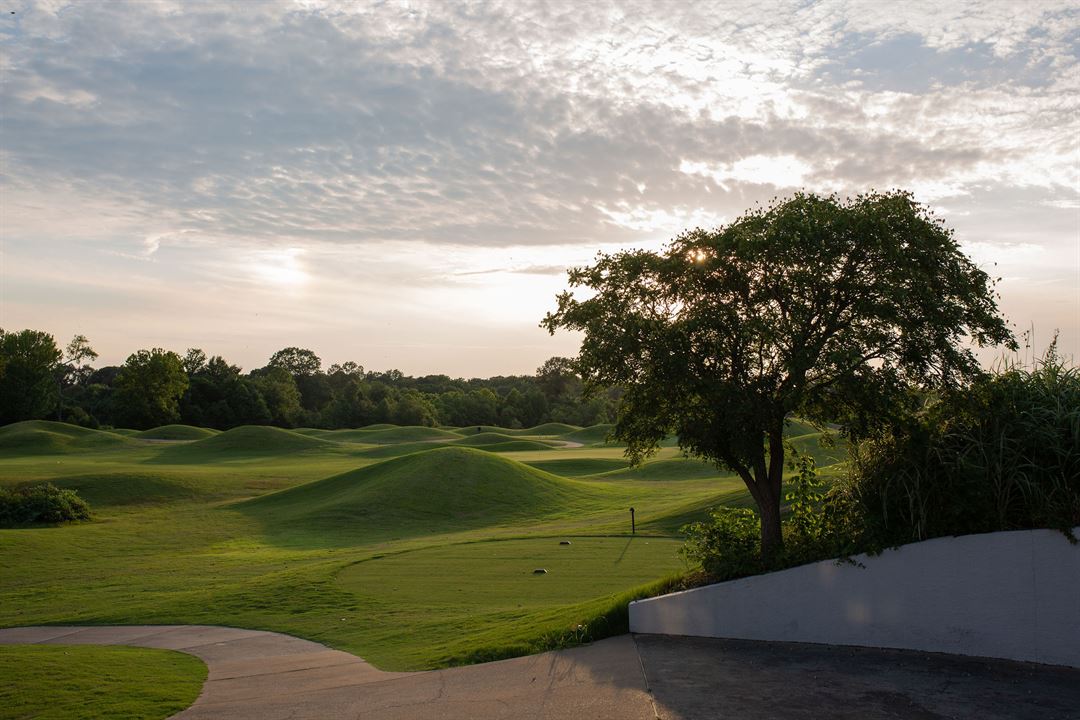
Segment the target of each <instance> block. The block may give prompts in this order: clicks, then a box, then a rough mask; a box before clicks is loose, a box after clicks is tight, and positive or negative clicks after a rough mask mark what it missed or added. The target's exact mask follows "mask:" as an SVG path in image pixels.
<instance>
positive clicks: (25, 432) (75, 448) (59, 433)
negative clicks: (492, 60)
mask: <svg viewBox="0 0 1080 720" xmlns="http://www.w3.org/2000/svg"><path fill="white" fill-rule="evenodd" d="M130 444H131V440H130V439H128V438H127V437H124V436H123V435H117V434H116V433H111V432H106V431H104V430H91V429H89V428H83V427H79V426H77V425H68V424H66V423H58V422H52V421H49V420H27V421H25V422H18V423H12V424H11V425H5V426H4V427H2V428H0V455H60V454H65V453H76V452H81V451H87V450H99V449H102V448H109V447H114V448H115V447H123V446H125V445H130Z"/></svg>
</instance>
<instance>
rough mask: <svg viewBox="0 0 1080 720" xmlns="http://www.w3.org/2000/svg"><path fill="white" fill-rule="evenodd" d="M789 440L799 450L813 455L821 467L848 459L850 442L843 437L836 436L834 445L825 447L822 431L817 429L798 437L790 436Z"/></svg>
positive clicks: (815, 461)
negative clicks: (822, 440) (822, 441)
mask: <svg viewBox="0 0 1080 720" xmlns="http://www.w3.org/2000/svg"><path fill="white" fill-rule="evenodd" d="M788 441H789V442H790V443H791V444H792V446H794V448H795V449H796V450H797V451H798V452H800V453H802V454H804V455H811V456H813V458H814V463H815V464H816V465H817V466H818V467H819V468H823V467H828V466H829V465H835V464H837V463H841V462H844V461H845V460H847V452H848V450H847V448H848V443H847V441H846V440H844V439H843V438H835V439H834V441H833V447H825V446H824V445H822V443H821V433H820V432H816V431H815V432H811V433H807V434H806V435H800V436H798V437H790V438H788Z"/></svg>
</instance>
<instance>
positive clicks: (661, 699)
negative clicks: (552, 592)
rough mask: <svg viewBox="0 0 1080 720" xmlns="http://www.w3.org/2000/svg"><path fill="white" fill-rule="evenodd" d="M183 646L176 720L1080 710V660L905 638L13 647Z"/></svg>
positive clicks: (35, 630)
mask: <svg viewBox="0 0 1080 720" xmlns="http://www.w3.org/2000/svg"><path fill="white" fill-rule="evenodd" d="M4 643H45V644H58V645H70V644H100V645H135V646H140V647H152V648H164V649H170V650H180V651H183V652H186V653H190V654H191V655H195V656H196V657H199V658H201V659H202V660H203V661H204V662H205V663H206V664H207V667H208V668H209V676H208V679H207V682H206V684H205V685H204V686H203V691H202V694H201V695H200V696H199V698H198V700H196V702H195V704H194V705H192V706H191V707H190V708H189V709H187V710H185V711H184V712H182V713H180V714H178V715H176V716H175V717H176V718H179V719H183V720H189V719H196V718H216V719H234V718H235V719H236V720H247V719H251V720H286V719H290V720H304V719H305V718H311V719H314V718H319V719H336V718H348V719H350V720H352V719H357V720H366V719H369V718H370V719H372V720H406V719H409V720H412V719H421V720H422V719H425V718H432V719H435V718H438V719H439V720H459V719H460V720H464V719H465V718H469V719H470V720H499V719H502V718H513V720H534V719H535V720H541V719H551V720H555V719H565V720H608V719H610V720H656V719H657V718H663V719H664V720H691V719H693V720H698V719H700V718H740V719H745V720H755V719H758V718H761V719H764V718H776V717H785V718H790V719H794V720H799V719H805V720H821V719H822V718H851V719H852V720H854V719H855V718H858V719H859V720H864V719H865V720H878V719H881V720H884V719H886V718H916V719H919V720H939V719H942V720H943V719H944V718H979V719H980V720H1006V719H1009V720H1014V719H1017V720H1027V719H1028V718H1030V719H1031V720H1035V719H1036V718H1038V719H1039V720H1080V670H1075V669H1066V668H1056V667H1049V666H1044V665H1034V664H1030V663H1018V662H1011V661H991V660H986V659H977V658H964V657H958V656H950V655H939V654H930V653H919V652H910V651H898V650H873V649H867V648H847V647H832V646H824V645H802V644H789V643H761V642H749V641H738V640H714V639H702V638H679V637H667V636H659V635H638V636H634V637H631V636H629V635H623V636H621V637H616V638H611V639H608V640H602V641H600V642H597V643H593V644H592V645H588V646H585V647H580V648H573V649H570V650H562V651H558V652H550V653H543V654H541V655H534V656H530V657H524V658H515V659H513V660H504V661H500V662H495V663H486V664H483V665H472V666H469V667H462V668H452V669H449V670H438V671H431V672H422V673H387V672H382V671H381V670H378V669H376V668H374V667H372V666H371V665H369V664H368V663H366V662H364V661H363V660H362V659H360V658H358V657H356V656H355V655H350V654H349V653H345V652H341V651H338V650H331V649H329V648H327V647H326V646H324V645H320V644H318V643H314V642H309V641H307V640H300V639H299V638H295V637H290V636H288V635H281V634H279V633H272V632H263V631H258V630H240V629H235V628H222V627H212V626H198V625H171V626H170V625H158V626H152V625H150V626H148V625H143V626H119V627H32V628H10V629H6V630H0V644H4Z"/></svg>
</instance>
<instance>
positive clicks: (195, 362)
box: [183, 348, 206, 377]
mask: <svg viewBox="0 0 1080 720" xmlns="http://www.w3.org/2000/svg"><path fill="white" fill-rule="evenodd" d="M183 364H184V372H186V373H187V375H188V377H191V376H192V375H195V374H196V373H198V372H201V371H202V369H203V368H205V367H206V353H204V352H203V351H202V350H200V349H199V348H188V351H187V352H186V353H184V360H183Z"/></svg>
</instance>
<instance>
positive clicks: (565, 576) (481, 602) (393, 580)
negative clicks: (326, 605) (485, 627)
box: [338, 536, 686, 613]
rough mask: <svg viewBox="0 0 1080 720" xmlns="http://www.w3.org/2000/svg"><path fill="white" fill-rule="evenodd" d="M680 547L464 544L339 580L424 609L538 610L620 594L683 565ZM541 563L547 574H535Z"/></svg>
mask: <svg viewBox="0 0 1080 720" xmlns="http://www.w3.org/2000/svg"><path fill="white" fill-rule="evenodd" d="M562 541H569V542H570V543H571V544H570V545H560V544H559V543H560V542H562ZM681 546H682V543H681V542H679V541H678V540H672V539H669V538H657V537H642V536H637V537H563V538H559V537H550V538H547V537H546V538H530V539H525V540H500V541H492V542H475V543H464V544H460V545H451V546H449V547H438V548H429V549H426V550H417V551H414V552H405V553H400V554H397V555H390V556H384V557H381V558H378V559H374V560H369V561H366V562H361V563H357V564H355V565H352V566H350V567H348V568H346V569H345V570H344V571H343V572H342V573H341V574H340V575H339V576H338V583H339V585H340V587H342V588H343V589H345V590H348V591H349V592H351V593H353V594H355V595H356V596H357V597H359V598H362V599H365V600H374V599H376V598H378V599H382V600H383V601H386V600H392V601H397V602H400V603H401V604H402V605H403V606H409V607H412V608H415V609H416V611H418V612H420V613H426V612H429V611H438V612H440V613H445V612H455V611H461V612H464V613H485V612H492V611H496V612H497V611H503V610H515V609H528V610H535V609H537V608H543V607H552V606H559V605H573V604H576V603H580V602H584V601H586V600H591V599H593V598H597V597H602V596H604V595H614V594H618V593H620V592H622V591H624V590H626V589H627V588H632V587H635V586H637V585H641V584H643V583H646V582H649V581H651V580H656V579H657V578H660V577H663V576H665V575H670V574H671V573H674V572H678V571H680V570H684V569H686V566H685V565H684V564H683V562H682V561H681V560H680V559H679V556H678V551H679V548H680V547H681ZM540 569H543V570H547V573H546V574H536V573H534V571H535V570H540Z"/></svg>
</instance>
